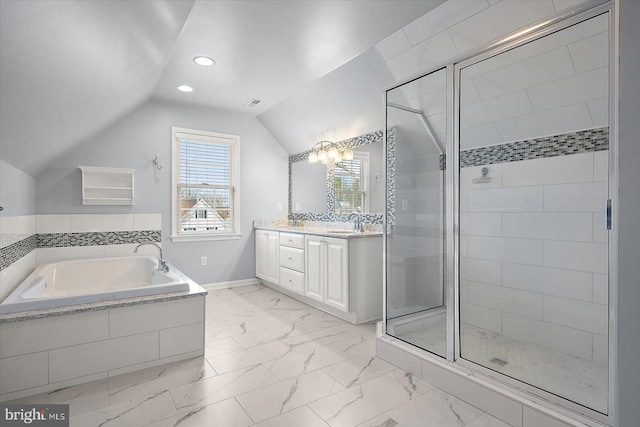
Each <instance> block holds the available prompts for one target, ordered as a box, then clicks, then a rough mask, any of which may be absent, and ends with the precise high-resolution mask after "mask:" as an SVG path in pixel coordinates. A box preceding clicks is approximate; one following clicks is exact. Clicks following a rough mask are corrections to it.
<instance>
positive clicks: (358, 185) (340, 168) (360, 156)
mask: <svg viewBox="0 0 640 427" xmlns="http://www.w3.org/2000/svg"><path fill="white" fill-rule="evenodd" d="M368 169H369V153H360V152H356V153H355V157H354V159H353V160H343V161H342V162H340V163H336V165H335V173H334V181H333V189H334V192H335V196H336V204H335V213H336V214H350V213H352V212H358V213H363V212H368V211H369V209H368V203H369V200H368V198H367V191H368V186H369V173H368Z"/></svg>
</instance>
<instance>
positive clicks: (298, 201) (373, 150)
mask: <svg viewBox="0 0 640 427" xmlns="http://www.w3.org/2000/svg"><path fill="white" fill-rule="evenodd" d="M382 138H383V132H382V131H376V132H372V133H368V134H365V135H361V136H359V137H356V138H353V139H349V140H345V141H340V142H339V144H341V145H343V146H349V147H350V148H351V149H352V150H353V153H354V158H353V160H343V161H342V162H339V163H335V164H332V163H329V164H326V165H325V164H322V163H319V162H318V163H309V162H308V156H309V152H308V151H307V152H304V153H299V154H294V155H291V156H289V217H290V218H297V219H313V220H326V221H333V220H340V219H342V216H346V215H348V214H350V213H352V212H357V213H360V214H368V215H365V217H364V219H365V221H367V222H376V221H375V220H372V218H373V219H375V218H379V219H380V220H381V217H382V212H383V209H384V178H383V174H384V155H383V144H382Z"/></svg>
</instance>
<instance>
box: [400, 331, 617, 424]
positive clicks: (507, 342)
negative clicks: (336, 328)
mask: <svg viewBox="0 0 640 427" xmlns="http://www.w3.org/2000/svg"><path fill="white" fill-rule="evenodd" d="M445 329H446V327H445V325H444V323H441V324H435V325H432V326H430V327H420V328H419V329H417V330H415V331H411V332H404V333H401V334H397V337H398V338H400V339H402V340H404V341H407V342H410V343H412V344H414V345H416V346H418V347H421V348H423V349H425V350H427V351H431V352H432V353H435V354H442V352H443V351H444V349H445V347H446V341H445V339H446V337H445ZM461 353H462V357H463V358H465V359H467V360H471V361H473V362H475V363H477V364H479V365H482V366H485V367H488V368H489V369H493V370H494V371H498V372H501V373H503V374H505V375H508V376H510V377H512V378H516V379H518V380H520V381H523V382H526V383H528V384H531V385H533V386H538V387H541V388H543V389H545V390H547V391H549V392H551V393H554V394H557V395H559V396H562V397H565V398H567V399H569V400H572V401H574V402H576V403H579V404H581V405H584V406H587V407H589V408H593V409H596V410H600V411H602V412H606V411H607V393H608V385H607V381H608V371H607V365H606V364H598V363H594V362H592V361H589V360H585V359H582V358H579V357H577V356H573V355H570V354H566V353H562V352H559V351H555V350H552V349H550V348H547V347H543V346H539V345H536V344H532V343H527V342H524V341H520V340H515V339H512V338H509V337H507V336H505V335H502V334H498V333H496V332H493V331H490V330H487V329H483V328H478V327H475V326H471V325H467V324H463V325H462V327H461ZM496 359H498V360H497V361H496ZM500 361H504V362H506V364H500V363H499V362H500ZM496 362H498V363H496Z"/></svg>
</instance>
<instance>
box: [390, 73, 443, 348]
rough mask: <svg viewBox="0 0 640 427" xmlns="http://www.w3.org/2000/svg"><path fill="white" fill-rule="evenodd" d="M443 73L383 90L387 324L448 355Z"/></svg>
mask: <svg viewBox="0 0 640 427" xmlns="http://www.w3.org/2000/svg"><path fill="white" fill-rule="evenodd" d="M445 90H446V70H445V69H442V70H438V71H436V72H434V73H431V74H428V75H425V76H423V77H420V78H418V79H415V80H413V81H411V82H408V83H406V84H404V85H402V86H400V87H397V88H395V89H392V90H390V91H388V92H387V108H386V111H387V126H388V128H387V156H388V158H387V181H388V194H387V234H386V281H387V287H386V289H387V298H386V303H387V306H386V312H387V317H386V321H387V324H386V327H387V333H388V334H389V335H392V336H395V337H396V338H399V339H402V340H404V341H407V342H409V343H411V344H413V345H416V346H418V347H421V348H423V349H425V350H428V351H430V352H432V353H435V354H437V355H439V356H442V357H446V350H447V338H446V307H445V305H446V304H445V302H446V289H445V253H446V246H445V228H444V225H445V211H444V207H445V203H444V200H445V188H444V186H445V168H444V165H445V161H444V160H445V159H444V154H445V144H446V107H447V105H446V92H445Z"/></svg>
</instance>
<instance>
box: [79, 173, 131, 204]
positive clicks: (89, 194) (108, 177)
mask: <svg viewBox="0 0 640 427" xmlns="http://www.w3.org/2000/svg"><path fill="white" fill-rule="evenodd" d="M80 170H81V171H82V204H83V205H122V206H128V205H133V193H134V192H133V187H134V183H133V175H134V174H135V172H136V169H122V168H103V167H95V166H80Z"/></svg>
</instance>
